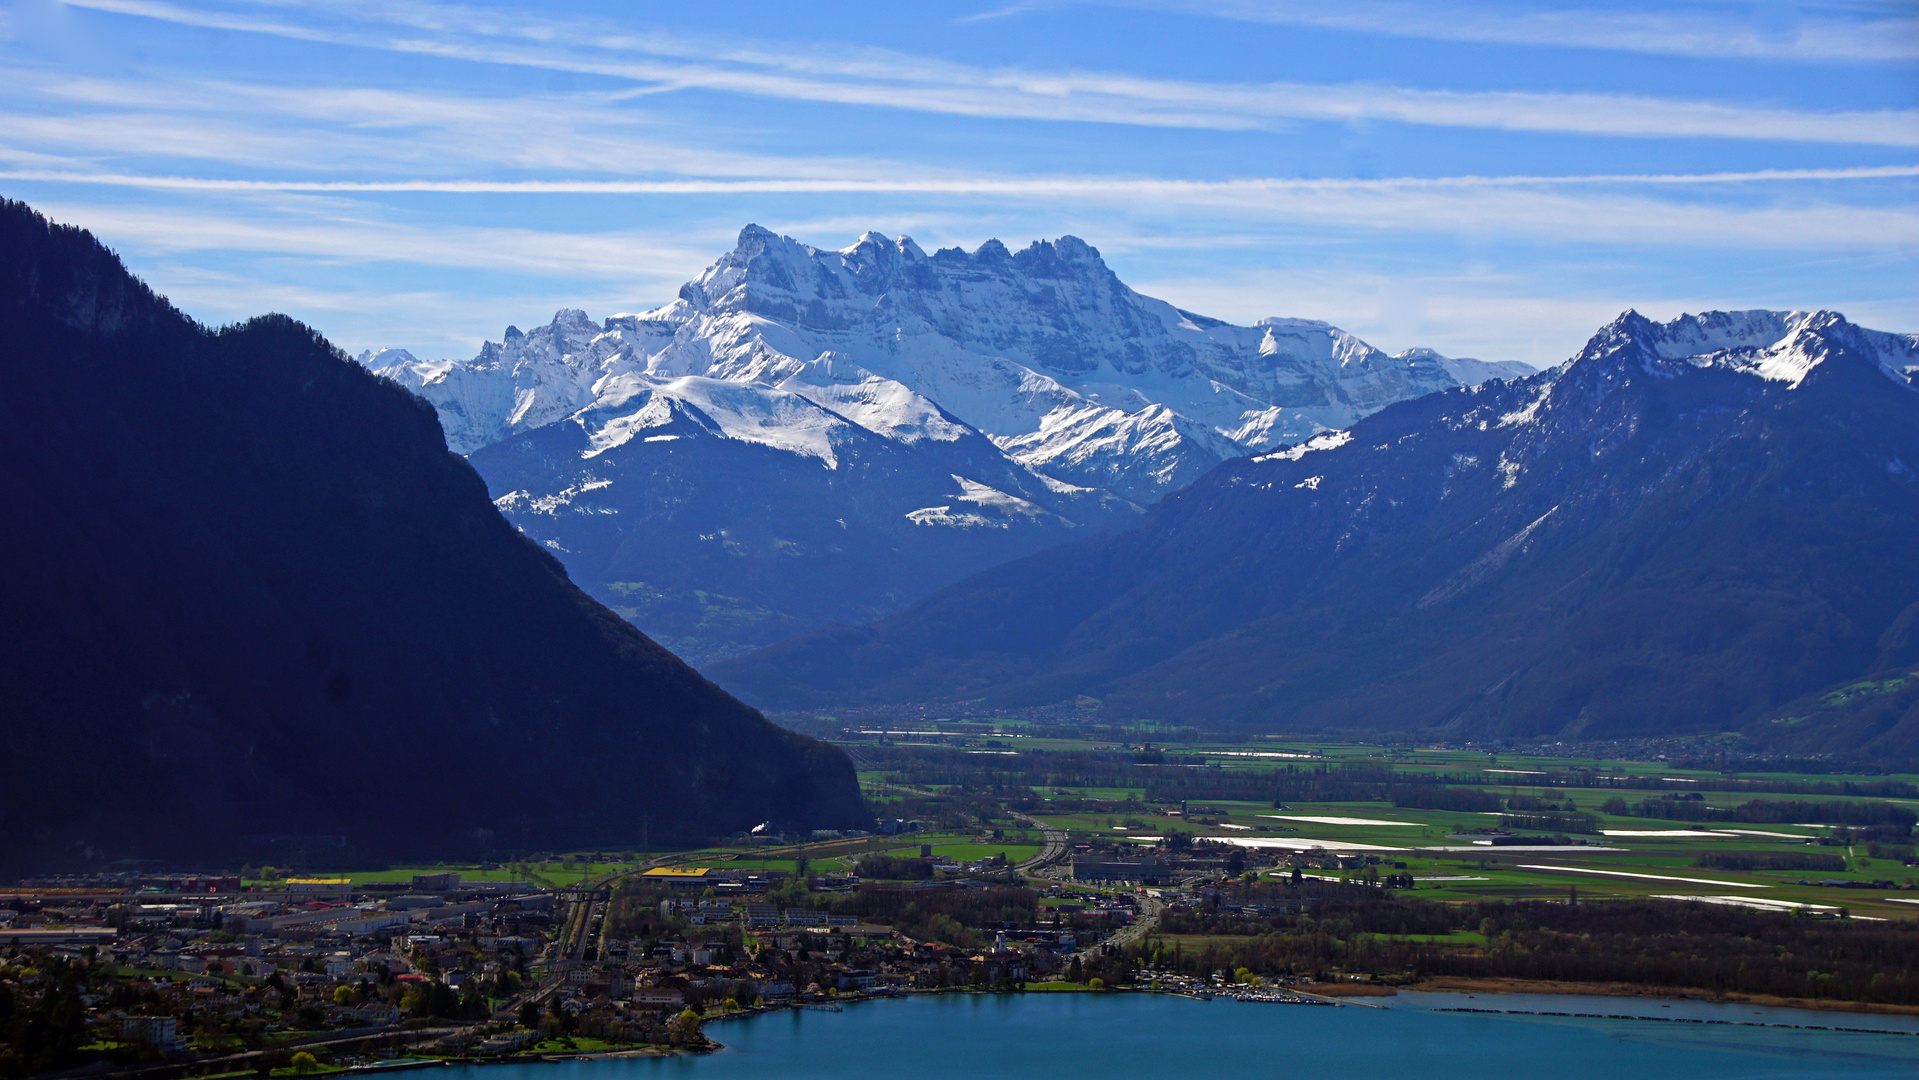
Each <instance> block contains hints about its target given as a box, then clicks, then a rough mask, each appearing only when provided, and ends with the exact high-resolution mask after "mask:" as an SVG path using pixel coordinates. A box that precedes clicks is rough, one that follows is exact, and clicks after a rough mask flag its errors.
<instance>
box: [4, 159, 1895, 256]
mask: <svg viewBox="0 0 1919 1080" xmlns="http://www.w3.org/2000/svg"><path fill="white" fill-rule="evenodd" d="M1850 171H1852V172H1855V173H1860V174H1864V175H1867V176H1881V177H1883V176H1893V177H1911V176H1915V175H1919V169H1911V168H1901V169H1874V170H1850ZM1831 172H1833V170H1802V171H1801V172H1800V173H1798V174H1791V173H1788V174H1785V177H1786V178H1787V179H1790V178H1791V177H1793V176H1795V175H1798V176H1804V175H1807V174H1811V175H1813V176H1817V175H1820V174H1829V173H1831ZM0 179H12V180H22V181H37V182H58V183H66V184H76V183H77V184H89V185H91V186H98V187H112V186H126V187H141V188H148V189H154V190H160V191H172V192H193V193H198V192H215V193H231V194H239V195H264V194H273V193H293V192H307V193H314V194H327V195H342V194H357V193H367V192H385V191H428V192H438V193H443V194H474V195H484V194H497V193H532V194H587V195H646V196H672V195H712V194H743V193H757V194H765V193H805V194H828V193H855V194H890V195H905V196H935V197H942V198H951V197H958V198H965V199H969V200H974V201H978V202H983V203H988V204H991V203H995V202H998V203H1003V204H1004V203H1012V204H1019V205H1066V204H1071V203H1079V204H1097V203H1101V202H1105V203H1109V204H1112V205H1114V206H1116V207H1122V208H1123V207H1128V206H1136V205H1139V204H1141V203H1150V204H1151V205H1153V206H1154V207H1155V208H1156V212H1158V213H1170V212H1178V213H1182V214H1185V215H1187V216H1188V217H1189V218H1190V219H1191V220H1193V221H1195V222H1197V221H1200V220H1203V219H1204V218H1206V217H1207V216H1212V217H1215V218H1217V219H1220V220H1223V221H1230V222H1233V223H1236V225H1237V226H1238V227H1240V228H1242V229H1244V228H1251V227H1254V226H1258V225H1271V224H1273V223H1286V224H1289V225H1293V226H1300V227H1311V228H1339V229H1348V230H1363V231H1374V232H1400V233H1408V234H1435V233H1437V234H1450V235H1461V236H1475V235H1483V236H1503V237H1521V238H1527V239H1530V240H1534V241H1543V242H1554V243H1558V242H1579V243H1587V244H1600V245H1618V246H1631V247H1655V248H1656V247H1671V246H1675V245H1696V244H1711V245H1716V246H1720V247H1736V248H1758V249H1779V250H1786V249H1801V248H1808V247H1811V248H1821V249H1830V248H1834V247H1855V248H1884V247H1887V246H1889V245H1891V246H1899V245H1904V246H1909V247H1919V210H1915V209H1914V208H1912V207H1911V206H1895V207H1888V206H1880V205H1864V206H1862V205H1850V204H1846V203H1840V202H1833V201H1823V200H1813V199H1805V198H1801V199H1797V200H1790V201H1782V200H1764V201H1761V202H1758V203H1756V204H1752V205H1742V204H1728V203H1723V202H1700V201H1696V200H1670V199H1662V198H1653V197H1648V196H1647V195H1645V194H1643V193H1640V192H1636V191H1634V190H1633V188H1635V187H1636V186H1638V183H1639V182H1649V183H1651V184H1654V185H1664V184H1669V183H1677V184H1684V185H1688V186H1690V185H1692V184H1695V183H1731V184H1738V183H1753V182H1761V181H1763V180H1767V179H1774V180H1778V179H1779V177H1777V176H1770V177H1769V176H1768V175H1767V174H1720V175H1719V176H1717V177H1713V176H1672V177H1656V176H1654V177H1638V178H1635V177H1584V178H1582V177H1573V178H1542V177H1531V178H1519V177H1504V178H1491V177H1441V178H1417V177H1415V178H1404V179H1395V180H1352V179H1344V180H1259V179H1254V180H1225V181H1173V180H1155V179H1121V178H1108V177H997V176H973V177H952V176H946V177H932V178H921V179H914V178H886V179H853V180H817V181H807V180H786V179H760V180H701V179H686V180H667V181H606V182H570V181H552V182H549V181H511V182H493V181H426V182H392V183H382V182H372V183H362V182H351V181H349V182H339V181H314V182H306V183H301V182H288V181H253V180H218V179H215V180H199V179H193V178H180V177H150V176H140V175H114V174H98V175H92V176H89V175H87V174H79V173H55V172H45V171H33V170H15V171H6V172H0ZM1586 181H1595V182H1604V183H1587V182H1586ZM1780 182H1786V181H1785V180H1781V181H1780ZM347 205H352V204H347ZM97 214H98V215H99V218H100V220H101V221H102V222H103V223H105V224H110V225H112V226H114V227H116V228H120V229H122V230H125V231H128V232H130V233H132V234H134V235H137V236H139V237H140V239H141V242H142V243H144V244H146V245H150V246H153V247H155V248H156V249H159V250H169V251H171V250H182V249H185V248H201V249H214V248H223V249H236V250H254V251H267V250H279V251H289V252H301V253H306V254H310V255H315V256H328V257H350V256H353V254H354V253H356V252H357V253H358V257H359V258H362V259H364V258H367V257H369V254H370V253H375V252H377V253H378V254H379V257H383V258H406V259H411V260H417V261H421V262H423V263H426V264H430V265H440V266H468V265H473V260H474V259H475V258H476V252H478V251H482V250H484V251H488V252H492V253H494V257H495V258H500V257H508V258H513V259H516V260H519V261H520V264H521V265H522V266H524V267H525V268H526V269H529V270H542V271H546V272H562V271H564V272H569V273H574V274H586V275H595V276H597V275H615V276H617V275H622V274H633V273H636V272H638V271H640V270H641V268H643V267H645V266H648V265H654V264H656V263H657V262H658V261H659V256H661V255H663V254H665V253H663V252H656V251H652V250H649V249H648V248H646V247H645V246H644V245H639V244H636V243H635V242H633V240H632V239H631V238H629V237H625V236H621V235H617V234H604V235H602V234H588V235H579V234H569V235H568V236H566V237H564V238H560V237H556V236H555V235H554V234H550V233H544V232H541V231H539V230H476V229H450V228H444V227H442V228H437V229H424V228H421V229H409V228H407V227H405V226H401V225H396V224H392V223H388V222H385V221H382V220H378V219H377V218H376V217H374V216H373V215H372V214H371V212H370V211H369V210H367V209H365V208H360V209H357V210H352V211H341V212H334V213H329V214H327V215H325V216H324V217H323V218H321V217H316V218H313V219H311V220H297V221H286V220H280V219H275V220H262V219H260V218H259V217H258V215H257V214H255V213H248V214H245V215H236V216H234V217H231V218H212V219H201V218H194V217H191V216H182V215H180V214H177V213H172V212H164V213H163V212H157V211H155V212H148V211H127V210H124V209H117V208H115V207H113V206H111V205H106V206H102V207H101V208H100V209H99V210H98V211H97ZM409 253H410V254H409Z"/></svg>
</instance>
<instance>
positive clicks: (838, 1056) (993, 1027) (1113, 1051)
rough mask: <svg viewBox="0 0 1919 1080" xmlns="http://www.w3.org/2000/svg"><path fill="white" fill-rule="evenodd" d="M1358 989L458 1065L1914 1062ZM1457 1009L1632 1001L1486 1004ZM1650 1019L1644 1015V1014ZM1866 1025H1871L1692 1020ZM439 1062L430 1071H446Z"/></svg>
mask: <svg viewBox="0 0 1919 1080" xmlns="http://www.w3.org/2000/svg"><path fill="white" fill-rule="evenodd" d="M1374 1000H1376V1001H1377V1002H1378V1003H1379V1004H1383V1005H1386V1006H1387V1008H1384V1009H1368V1008H1363V1007H1358V1006H1350V1005H1349V1006H1345V1007H1341V1008H1334V1007H1330V1006H1305V1005H1266V1004H1250V1003H1239V1002H1234V1001H1228V1000H1216V1001H1211V1002H1201V1001H1192V1000H1189V999H1186V998H1176V997H1170V996H1165V995H1159V994H1112V995H1093V994H1072V993H1034V994H1024V995H1014V994H1001V995H943V996H937V997H914V998H906V999H899V1000H890V1001H870V1002H861V1003H858V1004H854V1005H850V1006H848V1007H847V1009H846V1011H845V1012H841V1013H829V1012H780V1013H770V1014H765V1015H760V1016H754V1017H748V1018H745V1019H741V1020H730V1021H726V1022H723V1023H716V1024H711V1025H709V1026H708V1029H707V1030H708V1033H709V1034H710V1035H711V1036H712V1037H713V1038H715V1039H717V1040H719V1041H720V1042H722V1043H725V1044H726V1049H725V1050H722V1051H720V1052H718V1053H715V1054H710V1055H702V1056H694V1057H680V1058H664V1059H661V1058H629V1059H615V1060H607V1061H581V1062H564V1063H558V1064H538V1065H507V1066H487V1067H485V1068H484V1071H480V1069H478V1068H476V1067H468V1071H471V1072H472V1073H473V1074H474V1075H473V1076H471V1077H469V1078H463V1080H812V1078H820V1080H827V1078H831V1080H846V1078H847V1077H849V1076H902V1077H912V1078H914V1080H949V1078H950V1080H961V1078H964V1080H979V1078H981V1077H993V1078H994V1080H1026V1078H1032V1080H1065V1078H1071V1077H1080V1076H1100V1077H1132V1076H1140V1077H1145V1076H1153V1077H1178V1076H1213V1075H1218V1076H1230V1077H1263V1076H1275V1075H1280V1074H1293V1073H1295V1072H1298V1071H1300V1070H1304V1074H1305V1075H1309V1076H1310V1075H1331V1074H1333V1073H1332V1071H1333V1070H1338V1071H1339V1072H1340V1073H1343V1074H1347V1075H1373V1076H1379V1075H1386V1076H1418V1077H1419V1078H1420V1080H1467V1078H1472V1080H1481V1078H1483V1077H1486V1076H1488V1075H1493V1076H1507V1075H1512V1076H1538V1077H1541V1078H1542V1080H1584V1078H1587V1077H1591V1078H1593V1080H1621V1078H1638V1077H1683V1078H1685V1080H1760V1078H1768V1080H1773V1078H1777V1080H1785V1078H1793V1080H1819V1078H1823V1077H1835V1078H1837V1077H1846V1078H1848V1080H1867V1078H1872V1077H1901V1078H1907V1080H1910V1078H1911V1077H1914V1076H1916V1075H1919V1034H1902V1033H1898V1032H1915V1033H1919V1017H1885V1016H1868V1015H1861V1014H1854V1013H1836V1012H1835V1013H1827V1012H1820V1013H1809V1012H1800V1011H1794V1010H1787V1009H1766V1008H1759V1007H1755V1006H1747V1005H1710V1004H1704V1003H1697V1002H1678V1001H1675V1002H1662V1001H1658V1000H1654V999H1647V998H1600V997H1573V996H1557V995H1555V996H1550V997H1542V996H1532V995H1518V994H1501V995H1486V994H1481V995H1478V996H1476V997H1469V996H1467V995H1464V994H1401V995H1399V996H1398V997H1393V998H1383V999H1374ZM1454 1008H1477V1009H1499V1010H1542V1011H1555V1012H1585V1013H1606V1014H1632V1015H1635V1016H1644V1017H1648V1018H1649V1019H1630V1020H1612V1019H1580V1018H1572V1017H1553V1016H1538V1015H1526V1016H1515V1015H1487V1014H1478V1013H1461V1012H1451V1011H1446V1010H1449V1009H1454ZM1655 1017H1656V1018H1660V1019H1651V1018H1655ZM1688 1019H1696V1020H1724V1021H1740V1022H1744V1024H1754V1023H1764V1024H1808V1025H1822V1026H1831V1027H1872V1028H1877V1029H1881V1030H1883V1031H1885V1032H1886V1033H1884V1034H1879V1033H1874V1034H1855V1033H1850V1032H1832V1031H1806V1030H1786V1029H1782V1028H1776V1027H1756V1026H1743V1025H1740V1026H1735V1025H1728V1024H1698V1023H1683V1022H1674V1021H1678V1020H1688ZM442 1075H443V1074H442Z"/></svg>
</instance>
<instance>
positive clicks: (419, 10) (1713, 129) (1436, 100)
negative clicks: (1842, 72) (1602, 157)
mask: <svg viewBox="0 0 1919 1080" xmlns="http://www.w3.org/2000/svg"><path fill="white" fill-rule="evenodd" d="M66 3H67V4H68V5H69V6H72V7H77V8H85V9H90V10H95V11H101V12H109V13H113V14H119V15H127V16H136V17H140V18H146V19H156V20H161V21H165V22H171V23H176V24H180V25H187V26H202V27H208V28H216V29H224V30H236V31H243V32H249V33H258V34H268V35H273V36H277V37H284V38H290V39H294V40H301V41H312V42H324V43H329V44H345V45H354V46H358V47H362V48H372V49H381V50H386V51H391V52H398V53H409V54H414V55H424V56H435V57H441V58H445V59H454V60H464V61H469V62H475V63H485V64H499V65H509V66H519V67H532V68H541V69H547V70H556V71H567V72H572V73H575V74H588V75H598V76H603V77H608V78H614V79H621V80H627V81H631V82H637V83H642V84H645V86H646V89H647V91H648V92H659V91H661V90H663V89H670V90H685V89H700V90H706V91H714V92H722V93H733V94H747V95H753V96H760V97H770V98H780V99H788V100H798V101H806V102H813V103H826V104H836V105H857V106H866V107H875V108H886V109H904V110H910V111H917V112H927V113H940V114H948V115H959V116H973V117H990V118H1000V119H1023V120H1044V121H1072V122H1089V123H1107V124H1126V125H1134V126H1154V127H1183V128H1195V129H1212V130H1249V129H1258V128H1268V127H1272V126H1275V125H1282V124H1285V123H1289V122H1298V121H1332V122H1341V123H1347V122H1357V121H1385V122H1398V123H1406V124H1416V125H1426V126H1438V127H1463V128H1482V129H1492V130H1505V131H1530V132H1559V133H1569V134H1579V135H1602V136H1633V137H1662V138H1723V139H1742V140H1766V141H1785V142H1807V143H1841V144H1861V145H1877V146H1896V147H1919V111H1915V110H1910V109H1904V110H1901V109H1892V110H1873V111H1858V110H1832V111H1814V110H1803V109H1788V108H1778V107H1767V106H1757V105H1748V104H1739V103H1725V102H1714V101H1697V100H1675V99H1669V98H1660V97H1652V96H1643V95H1633V94H1608V93H1583V92H1561V93H1542V92H1536V91H1518V90H1514V91H1461V90H1434V89H1420V88H1409V87H1399V86H1389V85H1372V84H1363V83H1348V84H1318V83H1294V82H1268V83H1256V84H1247V83H1208V82H1194V81H1182V80H1170V79H1151V78H1144V77H1140V76H1136V75H1130V74H1125V73H1112V72H1080V71H1057V72H1055V71H1035V70H1026V69H1009V68H981V67H973V66H969V65H963V64H957V63H953V62H950V61H940V60H933V59H929V58H926V57H915V56H910V55H906V54H901V53H896V52H890V51H886V50H878V49H846V50H838V49H834V50H828V51H827V52H826V53H823V52H822V51H821V50H818V49H812V50H805V49H801V50H796V49H794V48H792V47H790V46H788V47H780V46H772V45H763V44H759V43H753V42H714V41H704V40H700V39H694V38H683V37H672V36H668V35H662V34H623V33H618V32H611V33H609V32H607V31H606V30H605V28H604V27H598V28H592V27H587V26H585V25H583V24H578V23H569V22H564V21H559V20H551V21H548V20H540V19H537V18H534V17H529V16H511V17H509V16H501V15H499V14H497V13H478V12H469V11H468V9H463V8H457V7H451V6H438V5H429V4H421V3H410V4H409V3H395V4H392V5H381V6H379V7H371V8H364V9H355V8H346V9H344V10H347V11H349V12H355V13H358V14H360V15H361V17H363V18H365V19H367V20H369V21H368V22H367V23H364V24H360V25H357V26H354V25H348V26H344V27H343V26H340V25H336V24H328V25H324V26H323V25H320V24H318V23H310V22H301V21H299V19H298V17H297V16H298V15H299V14H300V11H301V9H300V8H299V7H296V6H293V5H280V6H276V7H275V8H274V9H273V12H272V14H271V15H265V14H260V13H258V12H257V10H254V9H245V10H235V9H230V8H213V7H189V6H186V5H183V4H178V3H173V2H170V0H66ZM329 10H330V11H338V10H342V9H337V8H329ZM463 16H464V17H463ZM396 29H398V30H403V31H409V32H411V36H407V35H404V34H396V33H394V32H393V31H394V30H396ZM828 53H830V55H829V54H828Z"/></svg>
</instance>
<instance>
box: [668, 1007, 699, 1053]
mask: <svg viewBox="0 0 1919 1080" xmlns="http://www.w3.org/2000/svg"><path fill="white" fill-rule="evenodd" d="M666 1035H667V1038H668V1039H670V1040H672V1042H673V1045H674V1046H698V1045H700V1044H702V1043H704V1042H706V1036H705V1035H702V1034H701V1033H700V1014H699V1013H696V1012H694V1011H693V1010H692V1009H686V1010H684V1011H682V1012H681V1013H680V1015H678V1016H676V1017H674V1018H673V1019H672V1021H671V1022H670V1023H668V1024H667V1025H666Z"/></svg>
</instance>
